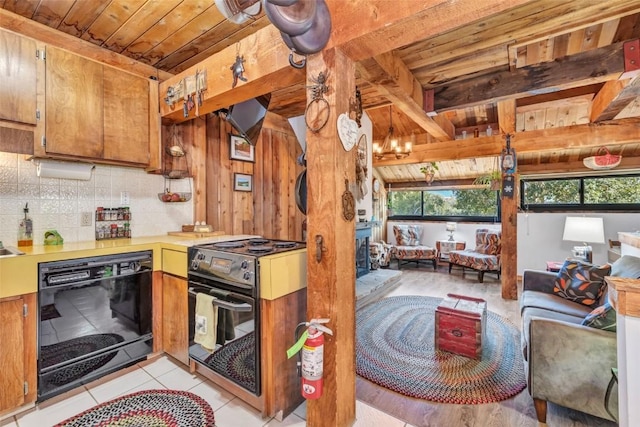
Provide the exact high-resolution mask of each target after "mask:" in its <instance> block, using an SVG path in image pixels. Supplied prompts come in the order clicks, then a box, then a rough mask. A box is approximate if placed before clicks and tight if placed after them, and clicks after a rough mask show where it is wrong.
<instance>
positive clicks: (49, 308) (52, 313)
mask: <svg viewBox="0 0 640 427" xmlns="http://www.w3.org/2000/svg"><path fill="white" fill-rule="evenodd" d="M58 317H61V315H60V313H59V312H58V310H57V309H56V306H55V304H47V305H43V306H42V307H40V321H43V320H51V319H56V318H58Z"/></svg>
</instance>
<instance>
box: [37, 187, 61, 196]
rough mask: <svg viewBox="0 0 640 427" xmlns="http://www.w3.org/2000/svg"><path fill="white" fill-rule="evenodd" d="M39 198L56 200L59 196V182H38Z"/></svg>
mask: <svg viewBox="0 0 640 427" xmlns="http://www.w3.org/2000/svg"><path fill="white" fill-rule="evenodd" d="M40 198H41V199H52V200H57V199H59V198H60V184H46V185H45V184H40Z"/></svg>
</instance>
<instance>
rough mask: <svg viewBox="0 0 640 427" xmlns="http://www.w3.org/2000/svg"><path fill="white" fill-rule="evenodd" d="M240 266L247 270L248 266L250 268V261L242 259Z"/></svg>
mask: <svg viewBox="0 0 640 427" xmlns="http://www.w3.org/2000/svg"><path fill="white" fill-rule="evenodd" d="M240 268H241V269H243V270H246V269H247V268H249V262H248V261H247V260H246V259H245V260H244V261H242V262H241V263H240ZM245 274H246V273H245Z"/></svg>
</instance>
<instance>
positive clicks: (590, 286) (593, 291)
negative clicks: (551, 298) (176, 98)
mask: <svg viewBox="0 0 640 427" xmlns="http://www.w3.org/2000/svg"><path fill="white" fill-rule="evenodd" d="M610 271H611V265H609V264H605V265H603V266H596V265H592V264H588V263H584V262H581V261H577V260H569V259H568V260H566V261H565V262H564V264H563V265H562V268H561V269H560V271H558V276H557V277H556V281H555V285H554V287H553V292H554V294H556V295H558V296H561V297H562V298H565V299H568V300H570V301H574V302H578V303H580V304H584V305H586V306H587V307H592V308H595V306H596V304H598V300H599V299H600V298H601V297H602V294H603V293H604V291H605V289H606V284H605V283H604V276H608V275H609V272H610Z"/></svg>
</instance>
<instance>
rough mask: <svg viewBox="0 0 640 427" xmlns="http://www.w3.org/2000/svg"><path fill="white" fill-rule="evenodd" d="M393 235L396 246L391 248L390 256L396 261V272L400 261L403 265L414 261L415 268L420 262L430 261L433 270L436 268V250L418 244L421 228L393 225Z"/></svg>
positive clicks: (417, 226)
mask: <svg viewBox="0 0 640 427" xmlns="http://www.w3.org/2000/svg"><path fill="white" fill-rule="evenodd" d="M393 235H394V236H395V238H396V244H395V245H394V246H393V247H392V248H391V255H392V256H393V258H394V259H396V260H398V270H400V265H401V264H400V263H401V261H404V263H405V264H407V263H409V262H411V261H415V263H416V267H417V266H418V265H419V263H420V261H431V262H432V263H433V269H434V270H435V269H436V268H437V267H438V264H437V258H436V250H435V249H434V248H432V247H430V246H424V245H421V244H420V237H421V236H422V227H420V226H419V225H394V226H393Z"/></svg>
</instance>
